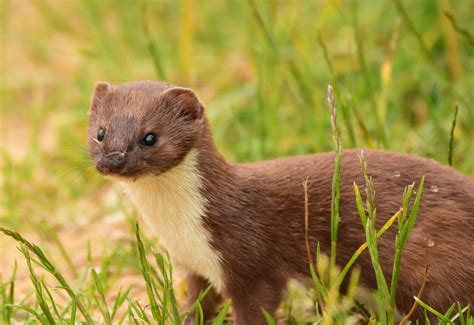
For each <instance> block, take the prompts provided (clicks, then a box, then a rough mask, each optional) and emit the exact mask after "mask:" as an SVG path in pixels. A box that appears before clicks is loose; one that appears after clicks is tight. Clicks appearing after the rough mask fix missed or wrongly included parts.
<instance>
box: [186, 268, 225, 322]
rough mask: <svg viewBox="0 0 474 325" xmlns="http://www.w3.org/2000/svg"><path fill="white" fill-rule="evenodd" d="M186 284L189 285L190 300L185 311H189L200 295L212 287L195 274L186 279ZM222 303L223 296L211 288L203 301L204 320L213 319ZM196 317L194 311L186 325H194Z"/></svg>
mask: <svg viewBox="0 0 474 325" xmlns="http://www.w3.org/2000/svg"><path fill="white" fill-rule="evenodd" d="M186 282H187V284H188V298H187V303H186V305H185V307H184V310H187V309H189V308H190V307H191V306H192V305H193V304H194V303H195V302H196V300H197V299H198V298H199V294H200V293H201V292H204V291H205V290H206V289H207V288H208V287H209V285H210V283H209V281H208V280H206V279H205V278H203V277H201V276H199V275H197V274H195V273H191V274H189V275H188V276H187V278H186ZM221 301H222V297H221V295H220V294H219V293H218V292H217V291H216V290H215V289H214V288H210V289H209V291H208V292H207V294H206V296H205V297H204V299H203V300H201V307H202V310H203V313H204V320H208V319H212V316H213V315H214V312H215V311H216V307H217V305H218V304H219V303H220V302H221ZM195 317H196V313H195V311H194V310H193V311H192V312H191V313H190V314H189V315H188V316H187V317H186V319H185V320H184V324H186V325H192V324H194V320H195Z"/></svg>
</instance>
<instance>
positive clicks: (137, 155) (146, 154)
mask: <svg viewBox="0 0 474 325" xmlns="http://www.w3.org/2000/svg"><path fill="white" fill-rule="evenodd" d="M204 129H205V117H204V107H203V105H202V104H201V102H200V101H199V99H198V98H197V96H196V95H195V94H194V92H193V91H192V90H191V89H188V88H182V87H176V86H172V85H168V84H165V83H158V82H150V81H141V82H133V83H129V84H122V85H110V84H108V83H105V82H99V83H98V84H97V85H96V88H95V91H94V94H93V96H92V100H91V107H90V111H89V128H88V147H89V155H90V157H91V159H92V161H93V163H94V165H95V167H96V169H97V170H98V171H99V172H100V173H102V174H103V175H106V176H111V177H118V178H121V179H123V178H127V179H136V178H138V177H141V176H145V175H160V174H162V173H164V172H166V171H167V170H170V169H171V168H173V167H175V166H177V165H179V164H180V162H181V161H182V160H183V159H184V157H186V155H187V154H188V152H189V151H190V150H191V149H193V148H194V147H195V145H196V140H197V139H199V137H200V136H202V133H203V131H204Z"/></svg>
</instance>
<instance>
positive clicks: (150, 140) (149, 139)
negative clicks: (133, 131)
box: [142, 133, 158, 147]
mask: <svg viewBox="0 0 474 325" xmlns="http://www.w3.org/2000/svg"><path fill="white" fill-rule="evenodd" d="M157 138H158V137H157V136H156V135H155V134H153V133H148V134H147V135H145V137H144V138H143V140H142V144H144V145H145V146H147V147H151V146H152V145H154V144H155V143H156V140H157Z"/></svg>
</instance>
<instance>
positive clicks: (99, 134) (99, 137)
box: [97, 128, 105, 141]
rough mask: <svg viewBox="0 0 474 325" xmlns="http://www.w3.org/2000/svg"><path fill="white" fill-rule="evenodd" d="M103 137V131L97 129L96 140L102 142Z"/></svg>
mask: <svg viewBox="0 0 474 325" xmlns="http://www.w3.org/2000/svg"><path fill="white" fill-rule="evenodd" d="M104 136H105V130H104V129H103V128H100V129H99V132H97V140H99V141H102V140H104Z"/></svg>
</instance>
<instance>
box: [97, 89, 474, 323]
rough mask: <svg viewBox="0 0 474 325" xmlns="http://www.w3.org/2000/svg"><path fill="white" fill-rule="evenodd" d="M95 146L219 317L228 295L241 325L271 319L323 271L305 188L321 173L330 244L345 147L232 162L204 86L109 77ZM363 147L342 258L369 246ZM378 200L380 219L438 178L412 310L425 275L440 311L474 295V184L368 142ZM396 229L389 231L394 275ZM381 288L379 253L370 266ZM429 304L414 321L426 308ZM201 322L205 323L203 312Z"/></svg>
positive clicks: (317, 189)
mask: <svg viewBox="0 0 474 325" xmlns="http://www.w3.org/2000/svg"><path fill="white" fill-rule="evenodd" d="M89 152H90V155H91V157H92V160H93V162H94V164H95V166H96V168H97V169H98V170H99V171H100V172H101V173H103V174H105V175H108V176H111V177H112V178H117V179H118V180H119V181H120V182H121V183H122V185H123V187H124V188H125V190H126V192H127V193H128V194H129V196H130V197H131V199H132V200H133V202H134V203H135V205H136V206H137V208H138V209H139V211H140V213H141V214H142V215H143V217H144V218H145V220H146V221H147V224H148V225H149V226H150V227H151V228H152V229H153V231H155V232H156V234H158V235H159V237H160V239H161V240H162V242H163V244H164V246H165V247H167V249H168V250H169V252H170V255H171V257H172V258H173V260H175V261H177V262H178V263H179V264H182V265H184V266H185V267H186V268H187V269H188V270H189V272H190V273H189V277H188V284H189V290H188V291H189V292H188V293H189V305H190V304H192V303H193V302H194V301H195V300H196V298H197V297H198V295H199V293H200V292H201V291H203V290H205V289H206V288H207V287H208V286H209V284H213V286H214V290H211V291H210V292H209V293H208V295H207V296H206V298H205V299H204V301H203V302H202V306H203V310H204V313H205V315H207V316H211V315H212V313H213V312H214V310H215V307H216V304H217V303H218V302H219V301H220V300H221V298H222V296H228V297H230V298H232V300H233V309H234V313H235V317H236V323H237V324H260V323H265V320H264V318H263V315H262V312H261V309H262V308H264V309H265V310H266V311H268V312H269V313H270V314H273V313H274V312H275V310H276V309H277V307H278V305H279V303H280V301H281V296H282V294H283V291H284V289H285V287H286V283H287V281H288V279H290V278H297V279H300V278H302V277H308V276H309V266H308V261H307V254H306V246H305V235H304V233H305V226H304V210H305V206H304V190H303V186H302V183H303V181H304V180H305V179H306V178H308V197H309V203H308V208H309V242H310V247H315V246H316V243H318V242H319V244H320V247H321V250H322V252H324V253H328V252H329V247H330V215H331V182H332V175H333V171H334V157H335V156H334V153H321V154H315V155H307V156H300V157H291V158H282V159H276V160H271V161H265V162H258V163H247V164H232V163H229V162H227V161H225V160H224V158H223V157H222V156H221V155H220V154H219V152H218V150H217V149H216V148H215V146H214V143H213V141H212V135H211V131H210V129H209V126H208V123H207V120H206V118H205V115H204V108H203V106H202V104H201V103H200V101H199V100H198V98H197V97H196V95H195V94H194V93H193V92H192V91H191V90H190V89H186V88H181V87H175V86H171V85H167V84H162V83H155V82H136V83H131V84H124V85H118V86H111V85H109V84H106V83H99V84H98V85H97V87H96V90H95V92H94V95H93V98H92V104H91V110H90V118H89ZM359 152H360V151H358V150H347V151H344V152H343V156H342V166H341V185H340V187H341V198H340V218H341V219H340V224H339V235H338V242H337V246H338V255H337V257H338V260H337V263H338V264H339V265H345V264H346V263H347V261H348V260H349V258H350V257H351V256H352V254H353V253H354V251H355V250H356V249H357V248H358V247H359V246H360V245H361V244H362V243H364V242H365V234H364V230H363V227H362V225H361V223H360V219H359V216H358V214H357V208H356V204H355V197H354V191H353V182H354V181H355V182H356V183H357V184H358V185H359V186H362V185H363V184H364V179H363V175H362V172H361V170H360V167H359V165H358V154H359ZM366 157H367V161H368V165H369V174H370V175H371V176H372V177H373V180H374V184H375V190H376V197H377V206H376V207H377V215H378V220H377V227H378V228H380V226H381V225H383V224H384V223H385V222H386V221H387V220H388V218H390V217H391V216H392V215H393V214H395V213H396V212H397V211H398V210H399V208H400V206H401V202H402V193H403V190H404V188H405V187H406V186H407V185H409V184H411V183H413V182H419V181H420V179H421V178H422V176H423V175H425V176H426V182H425V190H424V194H423V198H422V201H421V206H420V211H419V215H418V218H417V221H416V224H415V227H414V229H413V231H412V233H411V235H410V238H409V240H408V242H407V244H406V246H405V249H404V252H403V257H402V265H401V272H400V279H399V285H398V292H397V308H398V309H399V310H400V311H401V312H405V313H406V312H408V310H409V309H410V308H411V306H412V305H413V302H414V300H413V296H415V295H417V293H418V291H419V289H420V287H421V285H422V283H423V279H424V277H425V273H426V272H425V269H426V263H429V274H428V284H427V286H426V289H425V291H424V293H423V301H425V302H426V303H428V304H429V305H431V306H432V307H434V308H435V309H438V310H440V311H445V310H447V309H448V308H449V307H450V306H451V304H452V303H454V302H457V301H459V302H460V303H461V304H463V305H467V304H471V305H472V304H473V303H474V282H473V281H472V277H473V276H474V241H473V240H472V236H473V234H474V181H473V180H472V179H470V178H469V177H466V176H463V175H461V174H459V173H457V172H455V171H454V170H452V169H451V168H448V167H445V166H442V165H440V164H438V163H436V162H434V161H432V160H429V159H425V158H420V157H417V156H414V155H407V154H397V153H391V152H384V151H377V150H368V151H366ZM395 235H396V227H395V226H393V227H391V228H390V229H389V230H388V231H387V232H386V233H385V234H384V235H383V236H382V237H381V238H380V239H379V240H378V249H379V255H380V262H381V264H382V267H383V270H384V272H385V274H386V275H387V277H388V279H390V278H391V270H392V263H393V256H394V251H395V248H394V238H395ZM356 264H357V265H358V266H359V267H361V269H362V273H361V280H362V282H363V283H364V284H365V285H367V287H369V288H375V286H376V280H375V277H374V272H373V269H372V263H371V260H370V256H369V255H368V253H367V252H365V253H363V254H362V255H361V256H360V257H359V259H358V260H357V263H356ZM422 316H423V312H422V310H421V309H420V308H418V309H417V311H416V312H415V314H414V316H413V319H416V318H421V317H422ZM188 321H190V322H191V321H192V318H191V317H190V318H189V319H188Z"/></svg>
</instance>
